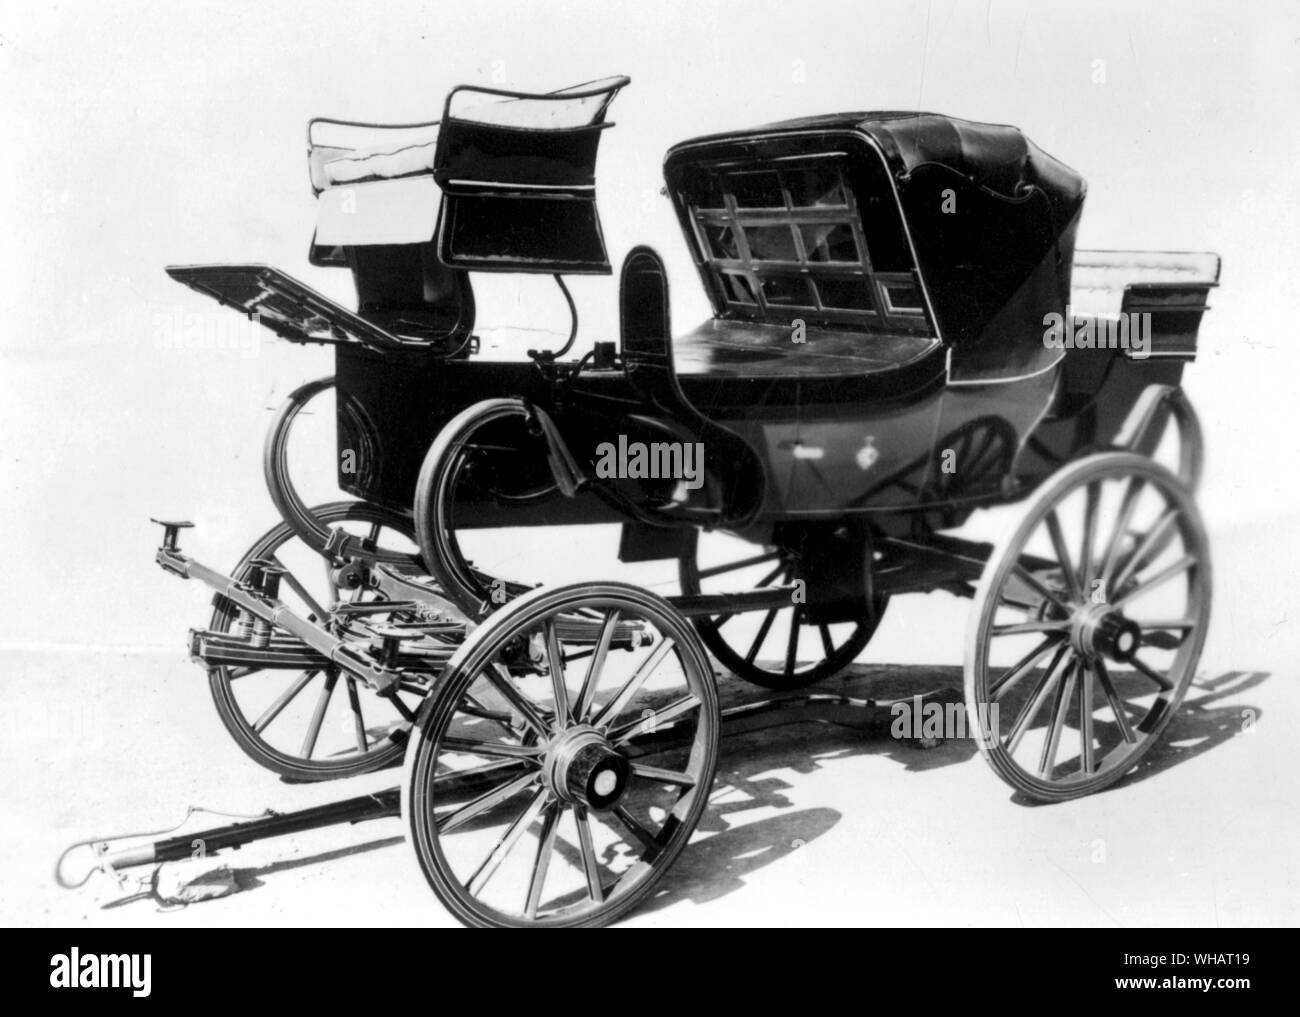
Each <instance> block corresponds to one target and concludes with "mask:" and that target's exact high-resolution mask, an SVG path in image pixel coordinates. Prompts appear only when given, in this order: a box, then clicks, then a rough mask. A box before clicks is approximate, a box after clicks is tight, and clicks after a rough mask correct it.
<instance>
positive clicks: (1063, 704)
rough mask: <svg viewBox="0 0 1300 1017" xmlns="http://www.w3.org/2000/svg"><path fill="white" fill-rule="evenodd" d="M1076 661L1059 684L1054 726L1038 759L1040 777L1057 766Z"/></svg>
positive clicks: (1053, 709)
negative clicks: (1058, 750) (1057, 755)
mask: <svg viewBox="0 0 1300 1017" xmlns="http://www.w3.org/2000/svg"><path fill="white" fill-rule="evenodd" d="M1074 680H1075V661H1073V660H1071V661H1070V663H1069V664H1067V665H1066V666H1065V676H1064V678H1062V679H1061V681H1060V682H1058V683H1057V686H1056V701H1055V703H1054V704H1053V706H1052V726H1051V729H1050V730H1049V732H1048V736H1047V738H1046V739H1044V741H1043V751H1042V754H1041V755H1040V756H1039V757H1038V776H1040V777H1046V776H1047V775H1048V774H1049V773H1051V772H1052V770H1053V769H1054V768H1055V766H1056V752H1057V749H1058V748H1059V747H1060V744H1061V732H1062V731H1063V730H1064V728H1065V717H1066V714H1067V713H1068V712H1069V709H1070V696H1071V695H1072V694H1073V692H1074Z"/></svg>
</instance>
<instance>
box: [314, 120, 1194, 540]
mask: <svg viewBox="0 0 1300 1017" xmlns="http://www.w3.org/2000/svg"><path fill="white" fill-rule="evenodd" d="M665 176H666V179H667V182H668V188H669V192H670V194H671V196H672V198H673V201H674V204H675V207H676V209H677V212H678V215H679V217H680V220H681V224H682V227H683V231H684V233H685V236H686V240H687V243H688V246H689V247H690V250H691V253H692V256H693V258H694V260H695V262H696V264H697V266H698V268H699V271H700V275H701V279H702V281H703V283H704V285H705V287H706V290H707V291H708V293H709V296H710V299H711V300H712V302H713V306H714V311H715V315H714V317H713V318H712V319H710V320H709V321H706V322H705V323H704V324H702V325H701V326H699V327H698V328H696V329H694V330H691V331H689V332H686V333H685V334H681V335H678V336H676V337H675V338H673V340H672V351H671V352H672V355H673V359H674V362H675V372H676V375H677V380H678V381H679V383H680V386H681V391H682V393H683V395H684V396H685V397H686V399H687V401H688V402H689V403H690V404H691V406H692V407H693V408H694V409H696V410H698V411H699V413H700V414H702V415H703V416H704V417H707V418H708V419H709V420H712V421H714V422H716V423H717V424H720V425H722V426H723V427H725V428H726V429H727V430H728V431H730V432H732V433H734V434H735V435H737V436H738V437H739V438H741V439H742V440H743V442H744V443H745V444H746V445H747V446H748V447H749V448H750V449H751V450H752V451H753V458H752V459H750V460H749V461H748V462H745V463H740V462H737V463H735V464H733V465H734V466H735V468H741V466H745V467H746V468H753V467H754V466H755V464H757V468H758V469H759V470H761V472H762V483H761V485H759V486H761V489H762V491H763V495H762V501H761V504H760V505H758V506H757V507H756V510H755V511H754V512H750V513H749V516H750V518H751V519H753V520H756V521H758V522H766V523H770V522H773V521H779V520H791V519H826V518H835V517H839V516H848V515H859V514H873V515H875V516H876V517H877V518H879V519H880V520H881V523H882V525H885V526H893V525H895V524H896V525H897V526H902V527H907V526H910V525H911V523H910V522H909V520H910V519H911V517H913V516H914V515H916V514H918V513H919V514H924V515H929V516H931V517H932V522H933V523H934V524H937V525H951V524H955V523H956V522H959V521H960V520H961V519H962V518H964V516H965V514H966V513H967V512H968V511H969V509H970V508H971V507H974V506H977V505H982V504H988V503H993V502H999V501H1005V500H1009V499H1013V498H1017V497H1020V496H1022V495H1023V494H1024V493H1026V492H1027V491H1029V490H1031V489H1032V488H1033V487H1034V486H1036V484H1037V483H1038V482H1039V481H1040V480H1041V479H1042V478H1043V477H1045V476H1046V475H1047V474H1048V473H1050V472H1051V471H1052V470H1053V469H1055V468H1056V467H1058V466H1059V465H1060V464H1061V463H1062V462H1065V461H1068V460H1069V459H1071V458H1075V457H1077V456H1078V455H1081V454H1083V453H1085V452H1086V451H1088V450H1091V449H1095V448H1104V447H1106V446H1107V445H1108V444H1110V443H1111V442H1112V441H1113V440H1114V438H1115V436H1116V434H1117V432H1118V431H1119V429H1120V427H1121V426H1122V424H1123V422H1124V420H1125V418H1126V417H1127V415H1128V414H1129V412H1130V410H1131V409H1132V407H1133V405H1134V403H1135V402H1136V400H1137V397H1138V395H1139V394H1140V393H1141V392H1142V391H1143V390H1144V389H1145V388H1146V387H1147V386H1149V385H1152V384H1159V385H1168V386H1175V387H1176V386H1177V385H1178V384H1179V382H1180V379H1181V372H1182V365H1183V364H1184V363H1185V362H1186V361H1187V360H1190V359H1192V358H1193V357H1194V355H1195V337H1196V328H1197V325H1198V323H1199V317H1200V314H1201V312H1202V311H1203V310H1204V307H1205V294H1206V292H1207V290H1208V288H1209V286H1212V285H1213V284H1214V278H1215V276H1217V260H1215V259H1210V260H1209V261H1207V260H1205V259H1202V260H1201V262H1199V263H1196V264H1195V265H1193V266H1190V267H1189V264H1188V263H1186V261H1184V262H1183V263H1179V262H1178V261H1177V259H1176V258H1175V259H1174V261H1173V262H1172V263H1170V264H1169V265H1166V270H1165V272H1164V274H1161V273H1160V272H1159V271H1156V272H1155V274H1154V275H1153V276H1152V277H1151V281H1148V282H1145V283H1143V282H1141V281H1140V280H1141V278H1142V276H1141V273H1140V271H1139V269H1140V268H1141V266H1143V265H1145V266H1146V267H1147V268H1148V269H1149V268H1150V266H1151V257H1150V256H1148V257H1147V258H1146V260H1145V261H1143V260H1134V259H1132V258H1129V259H1125V258H1124V257H1123V256H1120V255H1096V254H1090V253H1085V254H1082V255H1080V258H1081V264H1082V265H1083V268H1084V274H1085V275H1087V279H1086V280H1085V284H1086V287H1087V289H1088V290H1089V291H1090V292H1096V291H1104V292H1106V293H1110V294H1112V295H1113V294H1116V293H1118V294H1120V295H1121V298H1122V303H1121V304H1119V305H1117V306H1116V307H1115V308H1112V311H1119V310H1123V311H1125V312H1129V311H1134V310H1139V311H1146V312H1149V313H1152V319H1153V320H1152V328H1151V331H1152V336H1151V343H1152V346H1151V349H1150V351H1149V354H1150V355H1149V356H1146V357H1145V358H1141V359H1139V358H1135V357H1134V356H1131V355H1130V352H1131V351H1128V350H1125V349H1120V348H1116V349H1098V348H1086V349H1084V348H1080V349H1061V348H1057V347H1055V346H1053V345H1051V344H1049V343H1047V342H1045V339H1044V336H1045V333H1046V331H1047V327H1048V326H1047V323H1048V321H1049V320H1050V319H1051V316H1052V315H1058V316H1060V317H1061V318H1062V320H1064V319H1065V318H1066V316H1070V317H1069V321H1070V323H1071V325H1075V324H1078V323H1081V322H1084V321H1086V320H1087V316H1086V315H1078V316H1076V315H1075V314H1074V303H1073V302H1072V297H1071V276H1072V268H1073V266H1074V263H1075V260H1076V254H1075V250H1074V237H1075V232H1076V229H1077V226H1078V221H1079V217H1080V214H1081V211H1082V205H1083V199H1084V191H1085V188H1084V184H1083V181H1082V179H1081V178H1080V177H1078V176H1077V175H1076V174H1075V173H1073V171H1071V170H1069V169H1068V168H1067V167H1065V166H1064V165H1062V164H1061V163H1059V162H1058V161H1056V160H1054V159H1052V158H1051V157H1050V156H1048V155H1046V154H1045V153H1043V152H1041V151H1040V150H1039V149H1037V148H1036V147H1035V146H1034V145H1033V144H1032V143H1031V142H1029V141H1028V140H1027V139H1025V138H1024V137H1023V135H1021V134H1020V132H1019V131H1018V130H1016V129H1015V128H1011V127H1003V126H993V125H985V124H973V123H969V122H965V121H958V120H953V119H951V118H946V117H941V116H936V115H933V114H912V113H888V114H844V115H838V116H834V117H822V118H812V119H805V120H799V121H793V122H790V123H786V124H778V125H773V126H770V127H764V128H758V129H755V130H752V131H746V132H743V133H731V134H725V135H719V136H715V137H710V138H705V139H699V140H696V141H691V142H686V143H683V144H681V145H678V146H676V147H675V148H674V149H673V150H672V151H671V152H670V153H669V154H668V157H667V160H666V164H665ZM1126 269H1127V270H1128V274H1127V275H1126V274H1125V271H1126ZM1193 269H1194V270H1193ZM1180 271H1181V273H1182V274H1181V276H1180V275H1179V272H1180ZM1134 272H1137V273H1138V274H1137V276H1134ZM1134 278H1136V279H1138V280H1139V281H1137V282H1134V281H1133V279H1134ZM338 379H339V389H340V396H341V402H340V408H341V414H342V416H341V420H340V442H342V443H346V444H345V445H344V447H348V448H351V447H354V446H359V447H361V448H365V449H369V450H370V452H369V453H368V454H369V455H370V458H369V459H368V460H366V457H365V456H363V457H362V458H363V461H368V463H369V465H368V466H363V467H362V468H361V470H360V471H359V472H358V474H357V475H356V476H347V475H343V474H340V478H339V479H340V482H341V483H342V484H343V486H344V487H345V489H347V490H349V491H350V492H351V493H353V494H356V495H358V496H361V497H365V498H367V499H370V500H377V501H382V502H384V503H386V504H392V505H395V506H399V507H400V506H409V504H410V499H411V494H410V492H411V491H413V489H414V482H415V478H416V475H417V474H418V471H419V464H420V459H421V457H422V455H423V452H424V450H425V449H426V448H427V447H428V445H429V443H430V442H431V441H432V440H433V437H434V436H435V435H436V433H437V432H438V430H439V429H440V428H441V427H442V426H443V425H444V424H445V423H446V422H447V421H448V420H449V419H450V418H451V417H452V416H454V415H455V414H456V413H457V412H459V411H460V410H461V409H463V408H464V407H466V406H468V405H471V404H473V403H474V402H477V401H479V400H481V399H485V398H491V397H495V396H503V395H509V396H517V397H519V398H523V399H525V400H527V401H529V402H530V403H533V404H535V405H537V406H539V407H542V408H544V409H546V410H547V411H548V412H549V413H551V414H552V416H553V417H554V418H555V420H556V421H557V423H558V425H559V428H560V431H561V433H562V434H563V435H564V438H565V440H566V441H567V442H568V443H569V445H570V446H571V448H572V450H573V451H574V454H575V456H576V458H577V459H578V461H579V462H580V463H582V464H584V465H590V463H591V462H592V457H593V455H594V453H595V449H596V447H597V445H599V444H600V443H601V442H602V441H608V440H612V439H614V438H615V437H616V436H617V435H619V434H625V433H628V432H629V431H631V432H635V431H637V429H638V426H639V425H636V424H634V423H632V422H631V420H630V418H631V417H632V416H638V417H644V416H646V415H647V414H648V415H651V416H653V413H654V411H653V410H651V409H648V408H647V407H646V406H644V405H643V399H642V397H641V396H640V395H639V394H638V392H636V391H635V390H634V388H633V387H632V386H630V385H629V384H628V383H627V380H626V378H625V377H623V375H622V374H621V373H619V372H611V371H600V372H594V371H589V370H588V371H583V372H582V373H581V374H580V375H578V376H577V378H576V379H575V380H573V381H572V382H571V383H561V384H558V385H557V384H556V383H555V381H554V379H553V377H551V376H548V374H547V373H546V372H544V371H542V370H540V369H539V368H538V367H537V366H536V365H535V364H533V363H532V362H517V363H502V362H497V361H485V360H479V359H477V358H470V359H468V360H457V361H446V360H439V359H434V358H421V357H420V355H419V354H418V353H412V354H410V355H409V356H401V357H394V356H392V355H390V354H387V353H384V354H376V353H372V352H368V351H364V350H359V349H357V348H355V347H351V346H348V347H340V349H339V363H338ZM664 423H665V424H666V425H669V427H670V428H675V429H678V430H679V429H680V425H682V424H689V421H681V420H676V421H673V420H669V421H665V422H664ZM634 436H635V435H634ZM642 436H643V437H644V435H642ZM724 468H725V467H724ZM730 486H731V487H733V488H734V487H735V486H736V485H735V484H732V485H730ZM746 508H749V507H747V506H738V505H733V506H728V507H726V509H725V510H724V513H723V514H724V516H725V517H728V518H731V519H736V518H740V517H742V516H744V515H745V514H746V512H745V510H746ZM511 512H512V514H511V518H512V520H513V522H514V523H515V524H517V525H527V524H528V523H529V522H536V523H546V524H554V523H556V522H557V521H567V522H575V523H576V522H590V521H595V520H597V519H613V518H617V517H618V516H617V513H614V512H612V511H611V510H610V509H608V508H607V507H606V506H605V505H604V504H602V503H601V502H600V501H599V500H598V499H594V498H591V497H586V498H579V499H575V501H574V503H573V504H572V505H571V506H569V511H567V512H563V513H560V515H561V516H562V517H563V518H558V517H557V515H556V512H555V510H554V509H551V510H548V511H547V512H546V513H545V515H544V516H539V517H536V518H529V516H528V514H527V511H526V510H521V509H519V508H513V509H512V510H511ZM889 517H897V518H896V519H893V520H891V519H890V518H889ZM475 518H476V519H481V520H482V524H483V525H497V523H496V522H495V521H494V520H496V519H497V518H498V517H497V515H496V514H495V513H493V512H492V511H491V509H490V507H486V506H485V511H484V512H483V513H482V514H481V515H476V517H475Z"/></svg>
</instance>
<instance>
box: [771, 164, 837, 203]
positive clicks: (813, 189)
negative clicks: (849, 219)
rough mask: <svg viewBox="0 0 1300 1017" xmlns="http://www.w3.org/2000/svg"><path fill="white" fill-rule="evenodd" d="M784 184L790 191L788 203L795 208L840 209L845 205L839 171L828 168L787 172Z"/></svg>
mask: <svg viewBox="0 0 1300 1017" xmlns="http://www.w3.org/2000/svg"><path fill="white" fill-rule="evenodd" d="M785 184H786V187H788V188H789V189H790V201H791V203H792V204H793V205H794V206H795V208H813V207H825V206H828V205H830V206H840V207H842V206H844V205H845V204H846V202H845V200H844V189H843V187H842V186H841V185H840V174H839V171H838V170H836V169H834V168H832V167H830V166H809V167H808V168H807V169H800V170H788V171H786V174H785Z"/></svg>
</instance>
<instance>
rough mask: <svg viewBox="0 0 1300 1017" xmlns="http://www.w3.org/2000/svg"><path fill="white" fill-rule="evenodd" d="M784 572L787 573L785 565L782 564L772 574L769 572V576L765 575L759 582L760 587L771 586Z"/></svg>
mask: <svg viewBox="0 0 1300 1017" xmlns="http://www.w3.org/2000/svg"><path fill="white" fill-rule="evenodd" d="M784 571H785V563H784V562H782V563H781V564H780V565H778V566H777V567H776V568H774V569H773V570H772V571H771V572H769V573H768V574H767V575H765V576H764V577H763V578H762V579H760V580H759V581H758V585H759V587H764V586H771V585H772V583H773V581H774V580H776V579H778V578H779V577H780V576H781V573H782V572H784Z"/></svg>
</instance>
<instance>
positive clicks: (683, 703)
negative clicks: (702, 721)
mask: <svg viewBox="0 0 1300 1017" xmlns="http://www.w3.org/2000/svg"><path fill="white" fill-rule="evenodd" d="M699 705H700V701H699V700H698V699H696V698H695V697H694V696H693V695H688V696H683V697H682V698H681V699H679V700H677V701H676V702H675V703H670V704H669V705H668V706H665V707H662V708H660V709H658V710H654V711H652V712H650V713H647V714H646V715H645V716H643V717H641V718H640V719H639V720H635V721H633V722H632V723H630V724H624V725H623V726H622V727H616V728H614V729H613V730H612V731H610V732H609V734H608V735H607V737H608V738H609V740H610V741H611V742H612V743H613V744H615V745H622V744H624V743H625V742H629V741H631V740H632V739H633V738H636V737H637V736H639V735H643V734H648V733H650V732H653V731H658V730H660V729H661V728H664V727H666V726H667V725H669V724H671V723H672V722H673V721H675V720H677V718H679V717H682V716H685V715H686V714H688V713H690V712H691V711H692V710H694V709H696V708H697V707H698V706H699Z"/></svg>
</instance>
